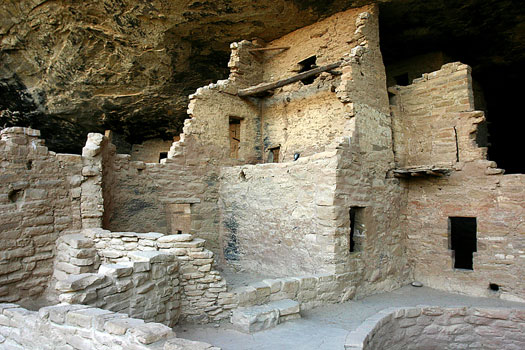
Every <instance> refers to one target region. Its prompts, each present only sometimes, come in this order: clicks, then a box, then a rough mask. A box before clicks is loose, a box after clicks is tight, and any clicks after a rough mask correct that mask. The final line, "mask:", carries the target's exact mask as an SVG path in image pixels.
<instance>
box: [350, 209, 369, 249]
mask: <svg viewBox="0 0 525 350" xmlns="http://www.w3.org/2000/svg"><path fill="white" fill-rule="evenodd" d="M364 209H365V208H363V207H351V208H350V253H353V252H359V251H361V249H362V247H363V241H364V238H365V224H364Z"/></svg>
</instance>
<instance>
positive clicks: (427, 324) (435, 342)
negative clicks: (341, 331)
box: [345, 307, 525, 350]
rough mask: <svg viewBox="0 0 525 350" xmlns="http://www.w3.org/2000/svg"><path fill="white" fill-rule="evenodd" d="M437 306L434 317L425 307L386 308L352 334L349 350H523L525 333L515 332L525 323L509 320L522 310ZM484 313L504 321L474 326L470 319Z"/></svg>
mask: <svg viewBox="0 0 525 350" xmlns="http://www.w3.org/2000/svg"><path fill="white" fill-rule="evenodd" d="M434 309H435V310H436V311H439V312H435V314H434V315H433V316H425V314H424V310H425V308H408V309H395V308H392V309H386V310H383V311H381V312H380V313H378V314H376V315H373V316H371V317H369V318H368V319H367V320H365V321H364V322H363V323H362V324H361V325H360V326H359V327H357V329H356V330H355V331H352V332H351V333H350V334H349V335H348V337H347V338H346V341H345V349H356V350H357V349H362V350H366V349H393V350H397V349H399V350H401V349H406V348H408V347H410V346H412V345H413V344H418V346H424V347H425V348H431V347H436V346H438V347H453V348H455V349H467V348H472V347H479V348H483V349H490V350H496V349H507V348H508V349H514V348H515V349H519V348H520V347H523V345H524V344H525V336H524V335H523V334H522V333H520V332H518V333H515V332H514V330H516V329H518V328H519V327H522V326H523V322H519V321H518V322H512V321H509V319H510V318H511V317H512V316H511V315H512V314H513V313H516V312H519V311H518V310H511V309H499V310H497V309H482V310H480V309H477V308H461V309H458V308H457V309H454V308H441V307H435V308H434ZM480 313H481V314H483V315H484V317H486V318H487V319H492V320H494V319H500V321H501V322H504V323H499V324H498V323H495V322H493V323H488V324H485V325H481V324H480V325H473V324H472V323H471V322H470V319H471V318H472V316H474V315H476V314H480ZM442 315H444V316H445V318H446V320H445V319H444V318H443V316H442ZM502 318H504V319H505V320H502ZM421 320H422V322H420V321H421ZM452 320H453V322H452ZM513 329H514V330H513ZM511 334H513V335H517V336H513V335H512V336H511ZM518 334H519V335H518ZM473 344H480V345H479V346H478V345H473ZM481 344H483V345H481Z"/></svg>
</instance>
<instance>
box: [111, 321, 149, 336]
mask: <svg viewBox="0 0 525 350" xmlns="http://www.w3.org/2000/svg"><path fill="white" fill-rule="evenodd" d="M143 324H144V321H143V320H139V319H136V318H112V319H109V320H107V321H106V323H105V324H104V330H105V331H106V332H108V333H110V334H115V335H124V334H126V331H127V330H128V329H129V328H133V327H138V326H141V325H143Z"/></svg>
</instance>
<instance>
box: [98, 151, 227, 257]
mask: <svg viewBox="0 0 525 350" xmlns="http://www.w3.org/2000/svg"><path fill="white" fill-rule="evenodd" d="M111 167H112V176H113V177H114V182H113V187H112V188H111V196H112V201H113V210H112V213H111V219H110V221H109V223H108V224H107V225H106V226H104V228H106V229H109V230H111V231H116V232H122V231H130V232H143V233H147V232H161V233H164V234H171V233H177V232H175V231H174V229H173V227H174V225H173V223H172V222H173V221H176V220H178V218H177V216H176V213H174V207H176V205H177V204H187V205H188V206H189V207H190V211H191V213H190V214H189V216H190V221H191V223H190V229H189V232H183V233H192V234H195V235H196V236H198V237H199V238H203V239H205V240H206V241H207V244H208V247H209V248H210V249H212V250H213V251H215V252H218V251H219V228H218V221H219V219H218V210H217V201H218V169H217V167H215V166H214V165H211V164H209V163H207V162H206V161H205V160H202V158H198V157H197V158H196V159H190V158H188V159H186V158H185V157H179V158H175V159H168V160H167V161H166V162H165V163H162V164H158V163H157V164H154V163H144V162H139V161H136V162H134V161H130V156H129V155H121V154H119V155H115V157H114V162H113V163H112V164H111Z"/></svg>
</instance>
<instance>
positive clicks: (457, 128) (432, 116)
mask: <svg viewBox="0 0 525 350" xmlns="http://www.w3.org/2000/svg"><path fill="white" fill-rule="evenodd" d="M389 91H390V92H391V93H393V94H394V95H395V97H394V98H393V101H392V102H393V107H392V109H393V113H394V116H395V117H394V124H393V128H394V147H395V154H396V163H397V164H398V165H400V166H402V167H409V166H418V165H448V166H451V165H453V164H454V163H456V162H468V161H472V160H475V159H485V156H486V149H485V148H478V147H477V145H476V142H475V136H476V131H477V125H478V124H479V123H481V122H483V121H484V120H485V118H484V115H483V113H482V112H478V111H474V96H473V91H472V76H471V69H470V67H469V66H467V65H464V64H461V63H459V62H454V63H448V64H445V65H443V67H442V68H441V69H440V70H438V71H435V72H432V73H429V74H423V77H421V78H419V79H415V80H414V82H413V84H411V85H409V86H396V87H393V88H390V89H389Z"/></svg>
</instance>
